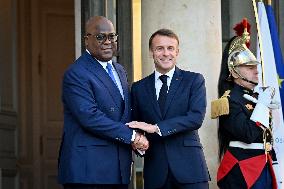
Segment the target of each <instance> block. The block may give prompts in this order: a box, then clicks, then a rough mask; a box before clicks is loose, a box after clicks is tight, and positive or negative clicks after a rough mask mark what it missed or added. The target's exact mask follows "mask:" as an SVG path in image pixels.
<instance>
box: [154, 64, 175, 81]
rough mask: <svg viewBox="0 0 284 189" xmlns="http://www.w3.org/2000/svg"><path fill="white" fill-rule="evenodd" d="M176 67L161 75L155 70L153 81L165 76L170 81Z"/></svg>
mask: <svg viewBox="0 0 284 189" xmlns="http://www.w3.org/2000/svg"><path fill="white" fill-rule="evenodd" d="M175 70H176V67H175V66H174V67H173V68H172V69H171V70H170V71H168V72H167V73H165V74H161V73H160V72H158V71H157V69H155V81H157V80H158V79H159V77H160V76H161V75H167V76H168V77H169V78H170V79H172V77H173V75H174V73H175Z"/></svg>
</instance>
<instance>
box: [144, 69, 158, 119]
mask: <svg viewBox="0 0 284 189" xmlns="http://www.w3.org/2000/svg"><path fill="white" fill-rule="evenodd" d="M146 91H147V94H149V96H150V98H149V100H150V101H151V103H152V104H153V109H154V110H155V111H156V113H157V115H159V117H161V118H162V114H161V111H160V107H159V104H158V101H157V96H156V88H155V73H153V74H151V75H150V76H149V78H148V80H147V82H146ZM145 100H147V99H145Z"/></svg>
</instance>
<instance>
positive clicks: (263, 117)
mask: <svg viewBox="0 0 284 189" xmlns="http://www.w3.org/2000/svg"><path fill="white" fill-rule="evenodd" d="M274 94H275V89H274V88H273V87H267V88H264V89H263V90H262V89H261V90H260V94H259V95H258V100H256V99H255V98H253V97H252V96H249V95H244V97H245V98H246V99H248V100H251V101H253V102H254V103H257V104H256V106H255V108H254V110H253V112H252V115H251V117H250V120H252V121H254V122H260V123H261V124H262V125H264V126H265V127H269V109H270V108H271V109H272V107H275V106H276V105H275V104H273V106H272V103H271V102H272V99H273V97H274Z"/></svg>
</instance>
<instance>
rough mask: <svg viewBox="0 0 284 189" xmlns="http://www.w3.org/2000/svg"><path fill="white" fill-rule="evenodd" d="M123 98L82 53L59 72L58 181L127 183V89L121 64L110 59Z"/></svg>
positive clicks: (114, 86)
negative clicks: (61, 127) (60, 130)
mask: <svg viewBox="0 0 284 189" xmlns="http://www.w3.org/2000/svg"><path fill="white" fill-rule="evenodd" d="M113 65H114V67H115V69H116V71H117V73H118V75H119V77H120V81H121V84H122V88H123V92H124V100H123V99H122V97H121V95H120V93H119V90H118V88H117V87H116V85H115V84H114V83H113V81H112V80H111V78H110V77H109V76H108V74H107V72H106V71H105V70H104V69H103V67H102V66H101V65H100V64H99V63H98V62H97V61H96V60H95V59H94V58H92V57H91V55H90V54H88V53H87V52H85V53H84V54H83V55H82V56H81V57H79V58H78V59H77V60H76V62H75V63H74V64H72V65H71V66H70V67H69V68H68V69H67V71H66V72H65V74H64V79H63V89H62V90H63V94H62V100H63V105H64V131H63V138H62V144H61V150H60V154H59V165H58V168H59V175H58V178H59V182H60V183H62V184H65V183H85V184H121V183H122V184H128V183H129V179H130V169H131V168H130V167H131V162H132V157H131V153H132V152H131V146H130V145H129V144H130V143H131V137H132V130H131V129H129V128H128V127H127V126H126V125H125V124H124V123H126V122H129V121H130V103H129V91H128V84H127V78H126V73H125V70H124V69H123V67H122V66H121V65H119V64H117V63H113Z"/></svg>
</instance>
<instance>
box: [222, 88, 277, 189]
mask: <svg viewBox="0 0 284 189" xmlns="http://www.w3.org/2000/svg"><path fill="white" fill-rule="evenodd" d="M246 93H247V94H249V95H251V96H252V95H253V93H252V91H248V90H247V89H245V88H243V87H241V86H239V85H237V84H235V86H234V87H233V89H232V90H231V93H230V96H229V97H228V100H229V108H230V113H229V115H222V116H220V117H219V121H220V123H219V125H220V132H221V134H222V136H223V137H224V139H223V140H224V141H225V143H226V144H227V145H228V148H227V150H226V151H225V154H224V156H223V158H222V160H221V164H220V166H219V169H218V173H217V184H218V186H219V187H220V188H222V189H224V188H230V189H235V188H236V189H240V188H251V187H252V186H253V184H254V183H255V182H256V181H257V179H258V178H259V176H260V175H261V172H262V171H263V170H264V169H269V170H270V173H271V175H272V183H273V189H276V179H275V175H274V172H273V168H272V158H273V159H274V158H275V153H274V151H273V150H272V151H270V152H268V153H267V155H266V154H265V150H264V149H259V148H258V149H245V145H246V144H248V146H249V145H250V144H251V143H258V145H259V146H260V145H261V144H260V143H262V144H263V132H264V131H263V129H262V128H261V127H260V126H259V125H258V123H255V122H253V121H251V120H250V116H251V114H252V112H253V110H254V107H255V103H253V102H251V101H248V100H246V99H245V98H244V97H243V95H244V94H246ZM266 134H267V133H266ZM268 135H270V134H268ZM267 137H268V140H270V139H269V138H270V137H271V138H272V136H267ZM232 141H234V142H235V143H237V144H244V146H242V145H240V146H239V147H236V146H238V145H235V147H232V146H233V145H229V144H230V142H231V144H232ZM251 146H252V145H250V147H251ZM272 154H274V155H272Z"/></svg>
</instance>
